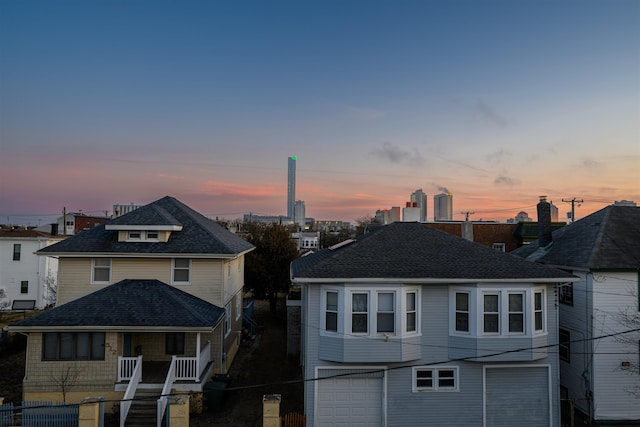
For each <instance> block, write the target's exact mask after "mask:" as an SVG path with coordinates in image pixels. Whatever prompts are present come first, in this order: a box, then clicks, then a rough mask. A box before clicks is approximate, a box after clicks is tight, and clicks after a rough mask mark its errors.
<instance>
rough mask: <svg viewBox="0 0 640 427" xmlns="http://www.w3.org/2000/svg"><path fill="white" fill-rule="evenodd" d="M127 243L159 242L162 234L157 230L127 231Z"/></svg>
mask: <svg viewBox="0 0 640 427" xmlns="http://www.w3.org/2000/svg"><path fill="white" fill-rule="evenodd" d="M126 241H127V242H131V243H135V242H159V241H160V232H159V231H156V230H147V231H144V230H131V231H127V237H126Z"/></svg>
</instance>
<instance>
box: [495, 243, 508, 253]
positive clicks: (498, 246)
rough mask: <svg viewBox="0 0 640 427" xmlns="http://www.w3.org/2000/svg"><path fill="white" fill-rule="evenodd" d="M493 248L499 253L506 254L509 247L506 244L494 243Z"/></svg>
mask: <svg viewBox="0 0 640 427" xmlns="http://www.w3.org/2000/svg"><path fill="white" fill-rule="evenodd" d="M491 248H492V249H493V250H496V251H498V252H506V251H507V245H506V244H504V243H493V244H492V245H491Z"/></svg>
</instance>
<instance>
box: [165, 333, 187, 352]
mask: <svg viewBox="0 0 640 427" xmlns="http://www.w3.org/2000/svg"><path fill="white" fill-rule="evenodd" d="M164 352H165V354H184V332H167V333H166V334H165V341H164Z"/></svg>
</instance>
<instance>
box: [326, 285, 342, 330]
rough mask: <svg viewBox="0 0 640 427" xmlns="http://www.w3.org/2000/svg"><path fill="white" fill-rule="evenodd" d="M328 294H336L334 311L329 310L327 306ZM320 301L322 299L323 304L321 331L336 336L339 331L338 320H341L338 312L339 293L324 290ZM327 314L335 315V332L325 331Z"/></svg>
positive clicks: (335, 290) (332, 290) (334, 290)
mask: <svg viewBox="0 0 640 427" xmlns="http://www.w3.org/2000/svg"><path fill="white" fill-rule="evenodd" d="M328 294H336V309H335V310H329V304H328V298H327V295H328ZM322 299H323V304H322V326H321V327H322V330H323V331H325V332H327V333H329V334H337V333H338V331H339V330H340V319H341V315H340V313H341V310H340V292H339V291H338V290H337V289H324V290H323V291H322ZM327 313H335V315H336V330H335V331H334V330H333V329H331V330H329V329H327Z"/></svg>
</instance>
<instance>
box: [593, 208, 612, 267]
mask: <svg viewBox="0 0 640 427" xmlns="http://www.w3.org/2000/svg"><path fill="white" fill-rule="evenodd" d="M610 207H611V206H606V207H604V208H603V209H602V210H603V211H604V213H603V218H602V219H601V220H600V222H599V223H598V233H597V235H596V238H595V240H594V241H593V246H592V248H591V253H590V254H589V261H588V262H587V267H589V268H592V267H593V266H594V265H593V264H594V262H595V261H596V260H597V259H598V256H599V255H600V249H601V248H602V245H601V243H602V239H604V236H605V232H604V230H605V228H607V224H608V222H609V216H610V215H611V209H609V208H610Z"/></svg>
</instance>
